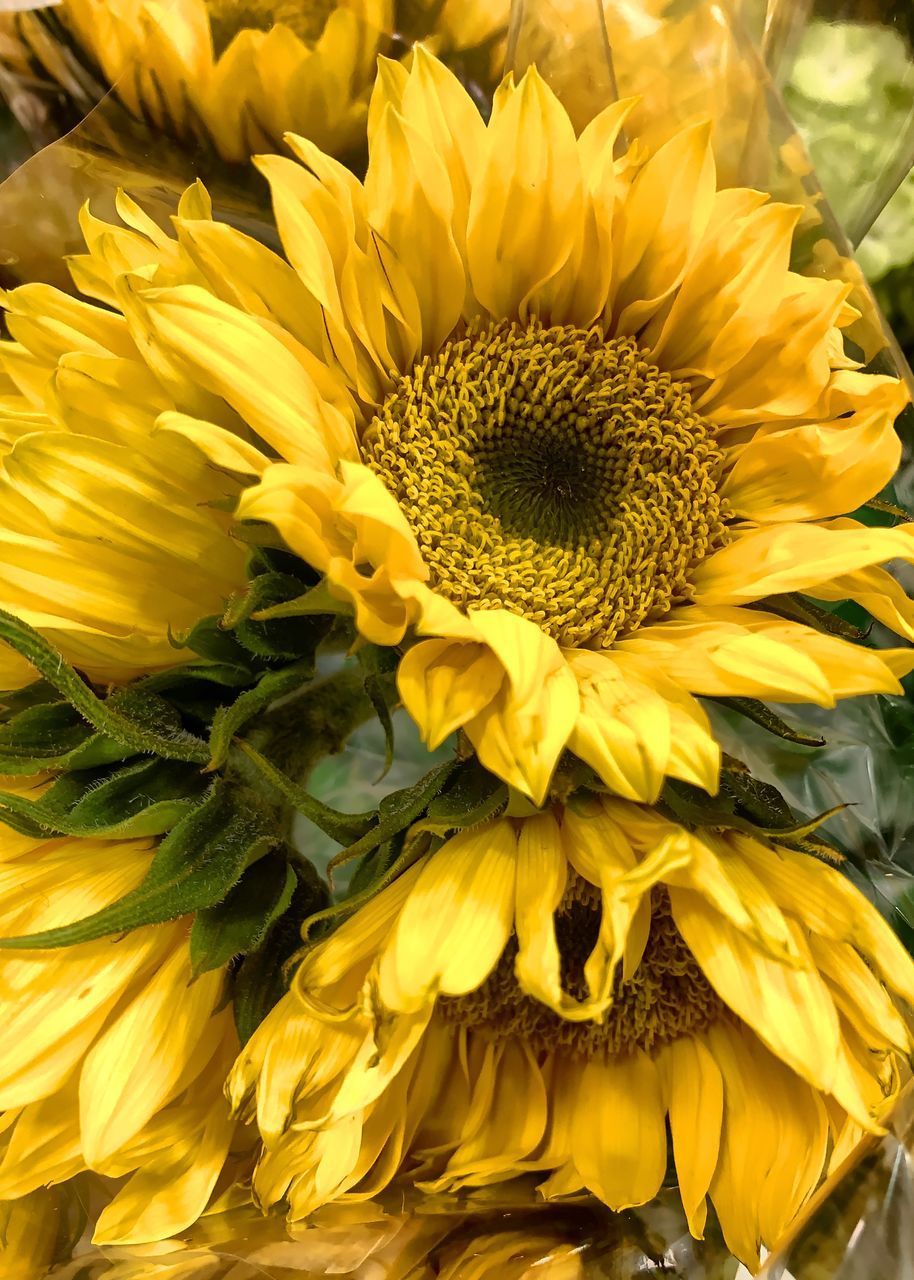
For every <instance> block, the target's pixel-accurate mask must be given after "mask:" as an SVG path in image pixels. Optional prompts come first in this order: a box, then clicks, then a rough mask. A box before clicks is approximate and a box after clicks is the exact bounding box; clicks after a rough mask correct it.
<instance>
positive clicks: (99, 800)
mask: <svg viewBox="0 0 914 1280" xmlns="http://www.w3.org/2000/svg"><path fill="white" fill-rule="evenodd" d="M207 785H208V782H207V780H206V779H205V778H204V777H202V775H201V774H200V773H199V771H198V770H196V769H193V768H188V766H187V765H185V764H181V763H180V762H178V761H174V760H139V761H131V762H130V763H129V764H127V765H123V766H121V767H119V768H114V769H111V768H107V769H87V770H81V771H79V772H77V773H67V774H65V775H64V776H63V777H62V778H60V779H59V780H58V781H57V782H55V783H54V785H53V786H52V787H50V788H49V789H48V790H47V791H46V792H45V793H44V795H43V796H42V797H41V799H40V800H29V799H27V798H26V797H24V796H19V795H15V794H11V793H8V792H0V821H4V822H7V823H8V824H9V825H14V826H15V827H16V829H17V830H18V831H24V830H25V829H24V828H23V826H22V820H23V819H25V820H27V821H28V822H30V823H32V824H33V829H32V830H28V831H26V834H33V835H35V836H38V837H40V836H41V835H47V834H56V835H67V836H105V837H111V838H113V837H126V836H157V835H162V834H163V832H165V831H170V830H171V828H172V827H174V826H175V825H176V824H177V823H178V822H180V820H181V819H182V818H183V817H184V815H185V814H187V813H189V812H190V810H191V809H193V808H194V807H195V806H196V805H197V804H198V803H199V801H200V799H201V798H202V795H203V793H204V791H205V789H206V787H207ZM11 818H13V821H12V822H11V821H10V819H11ZM16 818H18V819H19V820H20V821H19V822H16V821H15V819H16Z"/></svg>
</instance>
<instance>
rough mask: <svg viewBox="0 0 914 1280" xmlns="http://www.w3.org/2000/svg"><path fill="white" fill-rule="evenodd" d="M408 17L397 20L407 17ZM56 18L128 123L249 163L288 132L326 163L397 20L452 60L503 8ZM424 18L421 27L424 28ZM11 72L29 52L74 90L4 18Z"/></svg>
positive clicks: (106, 8) (74, 7) (320, 0)
mask: <svg viewBox="0 0 914 1280" xmlns="http://www.w3.org/2000/svg"><path fill="white" fill-rule="evenodd" d="M404 8H405V9H406V10H407V13H406V14H404V13H403V12H402V10H403V9H404ZM59 16H60V19H61V21H62V23H63V25H64V26H65V28H66V29H67V30H68V31H69V33H70V34H71V36H72V38H73V39H74V41H75V43H76V45H77V47H78V49H79V50H81V51H82V53H83V55H84V56H87V57H88V58H89V59H91V61H92V62H94V63H95V64H96V65H97V67H98V71H99V73H100V76H101V79H102V81H103V82H104V84H105V86H106V87H107V86H108V85H112V86H114V87H115V88H116V90H117V93H118V95H119V97H120V99H121V100H122V102H123V103H124V105H125V106H126V107H127V109H128V110H129V111H130V112H131V114H133V115H134V116H136V117H138V118H139V119H142V120H146V121H147V122H148V123H149V125H150V126H151V127H152V128H154V129H156V130H161V131H163V132H165V133H167V134H171V135H177V136H178V137H180V138H182V139H185V140H189V139H192V138H195V137H196V138H201V139H203V140H205V141H207V142H209V143H211V144H212V145H213V146H214V147H215V148H216V150H217V151H218V153H219V154H220V155H221V156H222V158H223V159H225V160H228V161H245V160H247V159H248V158H249V156H251V155H252V154H253V153H254V152H256V151H259V150H277V149H281V145H282V137H283V134H284V133H285V132H286V131H287V130H290V129H291V130H294V131H296V132H300V133H304V134H305V135H306V136H307V137H309V138H313V139H314V141H315V142H317V144H318V145H319V146H321V147H323V148H324V149H325V150H327V151H329V152H331V153H332V154H339V153H342V152H346V151H349V150H351V149H352V148H354V147H357V146H359V145H360V144H361V143H362V141H363V139H364V135H365V125H366V119H367V109H368V96H369V93H370V90H371V85H372V82H373V80H374V76H375V67H376V59H377V55H378V53H379V52H383V51H384V50H385V49H387V48H388V47H392V36H393V35H394V33H395V32H397V29H398V27H399V25H400V24H401V23H402V21H403V18H404V17H412V18H414V19H416V20H417V21H418V22H419V24H420V28H421V30H420V32H419V34H421V35H429V34H435V35H436V37H437V40H438V42H439V43H440V44H442V45H443V46H445V47H448V48H450V49H452V50H460V49H463V48H465V47H466V46H468V45H477V44H478V45H482V44H485V43H487V42H490V41H492V40H494V39H495V38H497V36H498V35H499V34H500V33H501V32H502V31H503V30H504V28H505V27H506V25H507V6H506V5H505V4H502V3H496V4H494V5H485V6H484V5H482V4H481V3H479V2H478V0H471V2H470V3H469V4H467V3H465V0H448V3H446V4H445V5H443V6H438V5H436V6H431V5H429V4H427V3H426V4H422V3H419V4H412V5H406V6H404V5H402V4H401V5H400V6H397V5H396V4H395V2H394V0H178V2H177V3H176V4H171V5H161V4H159V3H156V2H155V0H64V3H63V4H62V5H61V6H60V10H59ZM423 19H424V22H423ZM4 34H5V41H4V43H0V53H2V52H3V50H4V47H5V45H6V46H8V50H7V57H8V58H9V59H10V60H11V65H12V67H13V69H15V68H16V66H17V65H18V64H21V62H22V53H23V48H26V49H30V50H31V51H32V53H33V55H34V57H35V58H36V59H37V61H38V62H39V63H40V64H41V65H42V66H43V68H44V69H45V71H46V72H47V73H48V74H50V75H51V76H52V77H54V78H55V79H57V80H58V81H60V82H61V83H62V84H63V85H64V86H65V87H68V88H69V87H70V80H71V79H72V72H71V71H70V70H69V68H68V66H67V63H66V59H65V58H62V57H61V53H60V51H59V49H58V48H57V46H56V45H55V43H54V41H53V40H51V39H49V37H48V34H47V31H46V29H45V27H44V25H43V23H42V21H41V19H40V18H39V17H36V16H35V15H32V14H26V15H22V16H19V17H18V19H16V20H15V21H13V20H9V19H8V20H7V30H6V32H5V33H4V32H2V31H0V37H2V36H3V35H4Z"/></svg>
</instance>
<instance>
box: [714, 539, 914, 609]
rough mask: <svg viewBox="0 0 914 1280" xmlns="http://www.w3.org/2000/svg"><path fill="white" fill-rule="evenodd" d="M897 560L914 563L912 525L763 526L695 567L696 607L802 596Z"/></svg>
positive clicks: (735, 540) (734, 541)
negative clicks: (835, 580) (814, 588)
mask: <svg viewBox="0 0 914 1280" xmlns="http://www.w3.org/2000/svg"><path fill="white" fill-rule="evenodd" d="M896 557H898V558H899V559H905V560H911V559H914V524H910V525H899V526H898V527H897V528H894V529H868V528H865V527H864V526H862V525H861V526H859V527H858V528H855V529H829V528H823V527H822V526H820V525H815V524H780V525H773V526H762V527H761V528H758V529H750V530H747V531H746V532H743V533H741V534H740V535H739V536H738V537H737V538H735V539H734V540H733V541H732V542H731V543H730V544H729V545H728V546H726V547H724V548H723V550H721V551H718V552H716V553H715V554H714V555H713V556H710V557H709V558H708V559H707V560H705V562H704V563H703V564H701V565H699V566H698V568H697V569H696V570H695V573H694V575H693V585H694V586H695V593H696V599H697V600H698V602H699V603H700V604H704V605H712V604H742V603H745V602H747V601H750V600H760V599H761V598H762V597H763V596H767V595H776V594H779V593H782V592H786V591H803V590H806V589H807V588H809V587H811V586H813V585H814V584H815V583H819V582H825V581H826V580H827V579H829V578H833V577H837V576H838V575H839V574H843V573H852V572H854V571H855V570H857V569H865V568H868V567H869V566H870V565H873V564H881V563H882V562H883V561H886V560H892V559H895V558H896Z"/></svg>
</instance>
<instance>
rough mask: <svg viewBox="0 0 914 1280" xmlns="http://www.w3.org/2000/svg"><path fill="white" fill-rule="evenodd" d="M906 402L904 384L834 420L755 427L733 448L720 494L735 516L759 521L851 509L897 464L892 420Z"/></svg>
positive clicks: (898, 445)
mask: <svg viewBox="0 0 914 1280" xmlns="http://www.w3.org/2000/svg"><path fill="white" fill-rule="evenodd" d="M898 387H899V388H900V389H901V384H900V383H899V384H898ZM905 400H906V396H905V393H904V390H903V389H901V390H900V394H889V395H888V396H887V397H886V398H885V402H884V403H882V404H878V403H877V404H872V403H870V404H867V405H865V406H864V407H863V408H862V409H861V410H860V411H859V412H858V413H854V414H851V415H850V416H848V417H845V418H839V419H838V420H837V421H834V422H820V423H808V424H805V425H802V426H796V427H788V428H785V429H784V430H781V431H774V432H766V433H762V432H759V433H757V434H756V436H755V437H754V439H752V440H750V441H749V443H748V444H746V445H744V446H741V447H740V448H738V449H737V450H736V455H737V456H736V460H735V462H734V463H733V465H732V466H731V467H730V469H729V471H728V472H727V475H726V477H725V480H724V483H723V486H722V488H721V494H722V495H723V496H724V497H725V498H726V499H727V500H728V502H729V503H730V505H731V507H732V509H733V511H734V513H735V514H736V515H738V516H742V517H743V518H744V519H746V520H756V521H759V522H768V521H774V520H777V521H786V520H815V519H822V518H824V517H828V516H837V515H841V514H843V513H844V512H845V511H854V510H855V509H856V508H857V507H859V506H862V504H863V503H864V502H866V501H867V500H868V499H869V498H871V497H872V496H873V495H874V494H876V493H878V492H879V491H880V489H882V488H883V487H884V486H885V485H886V484H888V482H889V481H890V480H891V478H892V477H893V476H894V474H895V472H896V471H897V470H898V464H899V461H900V459H901V440H900V438H899V436H898V434H897V433H896V431H895V427H894V422H895V418H896V417H897V415H898V414H899V413H900V412H901V409H902V408H903V407H904V403H905Z"/></svg>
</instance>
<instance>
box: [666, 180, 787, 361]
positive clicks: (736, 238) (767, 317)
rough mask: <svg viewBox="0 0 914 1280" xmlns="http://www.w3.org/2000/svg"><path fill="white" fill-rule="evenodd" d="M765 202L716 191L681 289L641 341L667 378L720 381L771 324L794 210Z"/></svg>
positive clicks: (751, 194)
mask: <svg viewBox="0 0 914 1280" xmlns="http://www.w3.org/2000/svg"><path fill="white" fill-rule="evenodd" d="M765 200H766V197H765V195H764V194H762V193H761V192H758V191H746V190H743V189H739V188H737V189H736V190H734V189H732V188H730V189H726V190H723V191H718V193H717V194H716V196H715V197H714V204H713V207H712V210H711V217H710V219H709V222H708V227H707V230H706V232H705V235H704V236H703V238H702V241H701V243H700V245H699V246H698V248H697V249H696V251H695V254H694V256H693V257H692V259H691V260H690V262H689V265H688V268H687V270H686V274H685V277H684V279H683V282H682V285H681V286H680V288H679V289H678V290H677V291H676V293H675V295H674V296H673V297H672V299H671V300H670V303H669V304H668V305H667V306H665V307H664V308H662V309H661V311H659V312H658V313H657V315H655V316H654V318H653V319H652V320H651V322H650V324H649V325H648V326H647V329H646V330H645V331H644V333H643V334H642V339H641V341H642V345H643V346H644V347H645V348H647V349H648V350H649V351H651V352H652V356H651V358H652V360H653V361H654V363H655V364H656V363H659V364H660V365H661V366H662V367H663V368H664V369H667V370H668V371H669V372H670V373H671V374H672V375H673V376H674V377H681V376H682V375H683V374H685V375H689V374H699V375H700V376H701V377H704V378H713V377H716V376H719V375H720V374H721V373H723V372H724V371H725V370H727V369H729V368H731V367H732V366H733V365H734V364H735V363H736V361H737V360H738V359H739V358H740V357H741V356H743V355H745V353H746V352H747V351H748V350H749V348H750V347H751V345H752V343H753V342H754V341H756V340H757V338H758V335H759V332H760V330H761V329H762V328H763V327H765V328H767V327H768V326H769V325H771V324H776V323H777V304H778V302H779V301H780V299H781V295H782V293H783V286H784V283H785V281H786V273H787V269H788V265H789V261H790V250H791V241H792V239H793V231H794V228H795V226H796V223H797V219H798V218H799V215H800V212H801V210H800V209H799V208H796V207H791V206H790V205H783V204H771V203H768V204H766V203H765Z"/></svg>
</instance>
